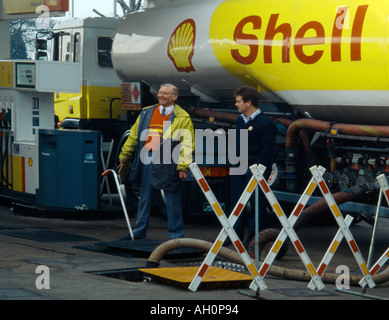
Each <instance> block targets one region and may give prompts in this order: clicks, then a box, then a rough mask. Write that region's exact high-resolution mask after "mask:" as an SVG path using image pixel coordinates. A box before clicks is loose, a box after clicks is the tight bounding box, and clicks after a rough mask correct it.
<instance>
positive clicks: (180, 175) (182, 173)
mask: <svg viewBox="0 0 389 320" xmlns="http://www.w3.org/2000/svg"><path fill="white" fill-rule="evenodd" d="M178 176H179V178H180V179H183V180H184V179H186V178H187V177H188V173H187V172H185V171H178Z"/></svg>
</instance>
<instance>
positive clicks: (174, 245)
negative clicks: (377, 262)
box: [146, 238, 389, 285]
mask: <svg viewBox="0 0 389 320" xmlns="http://www.w3.org/2000/svg"><path fill="white" fill-rule="evenodd" d="M212 246H213V243H211V242H208V241H204V240H198V239H190V238H181V239H174V240H169V241H167V242H165V243H163V244H161V245H159V246H158V247H157V248H156V249H155V250H154V251H153V252H152V253H151V255H150V257H149V259H148V261H147V264H146V267H147V268H157V267H159V264H160V261H161V260H162V258H163V257H164V255H165V254H166V253H167V252H169V251H171V250H174V249H178V248H192V249H198V250H203V251H204V252H208V251H209V250H210V249H211V248H212ZM218 256H219V257H222V258H225V259H227V260H230V261H232V262H234V263H239V264H244V262H243V260H242V258H241V256H240V255H239V253H237V252H236V251H233V250H230V249H227V248H224V247H221V248H220V251H219V252H218ZM260 263H261V262H260ZM267 273H268V274H270V275H273V276H277V277H281V278H286V279H289V280H301V281H310V280H311V276H310V274H309V273H308V272H307V271H304V270H295V269H289V268H285V267H279V266H274V265H272V266H271V267H270V268H269V270H268V272H267ZM338 277H339V274H334V273H325V274H324V275H323V276H322V277H321V278H322V280H323V282H324V283H332V284H335V281H336V279H337V278H338ZM361 279H362V277H360V276H354V275H351V276H350V284H351V285H357V284H358V283H359V281H360V280H361ZM373 279H374V282H375V283H376V284H377V285H378V284H382V283H385V282H386V281H388V280H389V267H387V268H386V269H385V270H384V271H382V272H380V273H377V274H375V275H374V276H373Z"/></svg>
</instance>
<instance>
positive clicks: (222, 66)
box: [51, 0, 389, 220]
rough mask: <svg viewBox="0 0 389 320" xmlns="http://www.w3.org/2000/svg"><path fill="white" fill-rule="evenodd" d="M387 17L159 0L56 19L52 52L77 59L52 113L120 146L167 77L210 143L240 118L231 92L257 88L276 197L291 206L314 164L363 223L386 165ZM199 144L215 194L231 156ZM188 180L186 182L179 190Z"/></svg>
mask: <svg viewBox="0 0 389 320" xmlns="http://www.w3.org/2000/svg"><path fill="white" fill-rule="evenodd" d="M149 4H151V2H149ZM388 16H389V4H388V3H387V2H386V1H384V0H376V1H368V0H364V1H362V0H356V1H336V0H326V1H319V0H271V1H268V0H244V1H242V0H204V1H199V0H196V1H190V0H180V1H163V0H160V1H159V0H157V1H154V2H152V5H150V6H146V5H144V6H143V7H142V8H141V9H140V10H137V11H135V12H131V13H128V14H126V15H125V16H124V17H123V18H120V19H114V18H103V17H101V18H87V19H83V20H74V21H69V22H66V23H60V24H58V25H57V26H56V27H55V29H54V33H53V36H52V41H53V47H52V54H51V59H52V60H57V61H68V62H78V63H80V65H81V75H82V87H81V92H80V93H77V94H74V93H71V94H68V93H56V94H55V113H56V115H57V116H58V117H59V121H60V123H61V126H62V127H64V128H78V129H93V130H99V131H101V132H102V136H103V140H104V141H111V139H114V140H115V150H119V149H120V146H121V143H123V140H124V138H125V135H124V136H123V133H124V132H125V131H126V129H128V128H130V127H131V124H132V123H133V122H134V121H135V119H136V117H137V115H138V114H139V111H140V110H141V108H142V107H144V106H146V105H149V104H151V103H154V102H155V101H156V99H155V97H156V92H157V90H158V87H159V85H160V84H161V83H166V82H171V83H173V84H175V85H176V86H177V87H179V89H180V98H179V101H178V103H179V104H180V105H181V106H183V107H184V108H186V109H187V110H188V111H189V112H190V113H191V116H192V119H193V122H194V125H195V128H196V129H200V130H204V129H212V132H213V137H214V138H215V139H216V137H217V135H218V134H222V135H224V134H226V135H228V129H230V128H233V127H234V119H235V118H236V117H237V116H238V115H237V113H236V110H235V107H234V98H233V91H234V90H235V89H236V88H238V87H240V86H242V85H250V86H253V87H256V88H258V90H259V91H260V92H261V99H262V101H261V103H260V107H261V110H262V111H263V112H265V113H267V114H268V115H269V116H270V117H272V119H273V120H274V122H275V123H276V125H277V128H278V135H277V143H278V149H279V155H278V161H277V164H276V166H274V167H273V173H272V176H271V183H272V189H274V193H275V195H276V197H277V199H278V200H280V201H285V202H290V203H296V202H297V200H298V198H299V196H300V195H301V193H302V191H303V190H304V188H305V187H306V185H307V181H308V180H309V179H310V178H311V176H310V171H309V168H310V167H311V166H313V165H321V166H323V167H324V168H325V169H326V171H325V173H324V179H325V182H326V183H327V185H328V186H329V188H330V189H331V192H332V193H333V194H334V195H339V197H340V198H339V199H340V200H339V202H340V203H341V208H343V210H344V211H345V212H350V213H351V214H352V215H354V216H362V217H364V218H366V219H367V220H369V219H370V216H371V215H372V214H373V213H374V212H375V208H376V204H377V198H378V193H379V185H378V184H377V180H376V177H377V176H378V175H380V174H386V173H387V172H388V171H389V149H388V147H389V144H388V143H389V126H388V120H389V76H388V68H387V64H388V59H389V45H388V35H389V33H388V32H389V31H388V28H387V23H386V22H387V18H388ZM203 138H204V137H203ZM215 148H216V149H217V148H218V145H217V144H216V143H215ZM202 151H203V150H198V149H196V152H195V157H196V158H195V159H196V162H201V163H202V166H201V168H202V171H203V173H204V175H205V177H206V178H207V180H209V182H210V184H212V188H215V190H216V193H218V195H217V197H218V196H220V197H222V195H225V194H228V193H227V190H228V187H226V185H227V184H226V183H225V182H226V181H228V163H218V162H217V161H215V162H214V163H212V165H209V163H207V162H206V161H202V160H203V159H200V157H202V156H203V153H202ZM217 156H220V153H218V151H217V150H216V151H215V157H216V158H217ZM114 160H115V159H114ZM111 165H112V166H113V164H111ZM189 180H190V179H189ZM191 183H193V184H192V186H191ZM196 187H197V186H196V185H195V183H194V181H188V183H187V188H188V189H187V190H188V193H191V195H192V196H191V197H188V198H194V197H193V194H194V192H193V190H195V189H196ZM191 188H192V189H191ZM190 190H192V191H190ZM196 192H197V191H196ZM344 194H346V195H347V196H345V197H343V195H344ZM227 198H228V197H224V199H223V197H222V199H221V202H225V205H226V208H225V209H226V212H229V209H228V199H227ZM336 199H338V198H336ZM343 199H345V200H343ZM311 200H312V201H315V196H313V197H312V199H311ZM191 201H192V202H193V201H196V202H197V203H199V202H201V203H202V208H201V210H200V211H206V210H207V206H206V204H205V202H206V201H205V200H204V201H203V200H200V201H197V200H193V199H192V200H191ZM194 207H196V208H198V206H194V205H193V206H192V208H194ZM196 210H197V209H196ZM208 210H209V208H208ZM192 211H194V209H192ZM381 215H383V216H387V215H388V211H387V210H386V204H383V208H382V211H381Z"/></svg>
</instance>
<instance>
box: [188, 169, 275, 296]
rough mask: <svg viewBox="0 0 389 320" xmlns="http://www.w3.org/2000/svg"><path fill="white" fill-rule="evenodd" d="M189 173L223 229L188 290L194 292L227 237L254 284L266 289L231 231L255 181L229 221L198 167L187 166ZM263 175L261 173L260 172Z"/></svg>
mask: <svg viewBox="0 0 389 320" xmlns="http://www.w3.org/2000/svg"><path fill="white" fill-rule="evenodd" d="M189 169H190V171H191V172H192V174H193V176H194V178H195V179H196V181H197V183H198V185H199V186H200V188H201V190H202V191H203V193H204V195H205V197H206V198H207V200H208V202H209V204H210V205H211V207H212V209H213V211H214V212H215V214H216V217H217V218H218V219H219V222H220V223H221V225H222V227H223V229H222V231H221V232H220V234H219V236H218V237H217V239H216V241H215V242H214V244H213V246H212V248H211V250H210V251H209V252H208V254H207V256H206V258H205V259H204V261H203V263H202V265H201V266H200V268H199V270H198V272H197V274H196V276H195V277H194V279H193V280H192V283H191V284H190V285H189V289H190V290H192V291H196V290H197V288H198V286H199V285H200V283H201V281H202V280H203V278H204V276H205V274H206V272H207V271H208V268H209V267H210V266H211V264H212V262H213V261H214V259H215V258H216V256H217V253H218V252H219V250H220V248H221V246H222V245H223V243H224V241H225V240H226V238H227V236H228V237H229V238H230V240H231V242H232V243H233V245H234V247H235V249H236V250H237V251H238V253H239V254H240V256H241V258H242V260H243V262H244V264H245V265H246V267H247V269H248V270H249V272H250V274H251V276H252V277H253V279H254V280H253V281H254V283H255V284H256V285H257V286H258V287H259V288H260V289H261V290H265V289H266V288H267V285H266V284H265V282H264V281H263V279H262V277H261V276H260V275H259V274H258V271H257V269H256V268H255V266H254V264H253V262H252V260H251V258H250V256H249V255H248V253H247V251H246V249H245V248H244V246H243V244H242V242H241V241H240V239H239V237H238V236H237V235H236V233H235V230H234V229H233V225H234V223H235V222H236V220H237V219H238V217H239V215H240V213H241V212H242V210H243V209H244V207H245V205H246V204H247V201H248V200H249V198H250V195H251V193H252V192H253V191H254V189H255V187H256V181H255V180H254V178H252V179H251V180H250V182H249V183H248V185H247V187H246V189H245V191H244V192H243V194H242V196H241V197H240V199H239V201H238V203H237V204H236V206H235V208H234V210H233V211H232V214H231V216H230V217H229V219H227V217H226V215H225V213H224V211H223V209H222V208H221V206H220V204H219V203H218V201H217V200H216V197H215V195H214V194H213V192H212V190H211V188H210V187H209V185H208V183H207V181H206V180H205V178H204V176H203V174H202V173H201V171H200V169H199V167H198V165H197V164H196V163H192V164H191V165H190V166H189ZM262 173H263V172H262Z"/></svg>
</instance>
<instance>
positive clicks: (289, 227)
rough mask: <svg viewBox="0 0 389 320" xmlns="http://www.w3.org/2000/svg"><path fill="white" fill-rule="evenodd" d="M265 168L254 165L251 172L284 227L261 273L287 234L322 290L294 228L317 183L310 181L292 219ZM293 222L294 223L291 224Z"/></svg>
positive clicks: (252, 286)
mask: <svg viewBox="0 0 389 320" xmlns="http://www.w3.org/2000/svg"><path fill="white" fill-rule="evenodd" d="M264 169H266V168H265V167H264V166H263V165H259V166H256V165H253V166H251V167H250V170H251V172H252V173H253V175H254V177H255V178H256V180H257V182H258V184H259V186H260V187H261V189H262V192H263V193H264V194H265V196H266V198H267V200H268V202H269V203H270V205H271V207H272V209H273V211H274V212H275V213H276V216H277V218H278V220H279V221H280V223H281V225H282V227H283V229H282V231H281V233H280V235H279V236H278V238H277V240H276V241H275V242H274V245H273V247H272V248H271V250H270V251H269V253H268V255H267V257H266V258H265V262H264V263H263V264H262V266H261V268H260V271H259V274H260V275H261V276H264V275H265V274H266V271H267V270H268V269H269V267H270V266H271V264H272V262H273V261H274V259H275V257H276V255H277V253H278V250H279V249H280V248H281V246H282V244H283V241H285V239H286V236H288V237H289V239H290V240H291V242H292V244H293V246H294V248H295V249H296V251H297V254H298V255H299V257H300V259H301V261H302V262H303V264H304V266H305V268H306V269H307V271H308V273H309V274H310V276H311V279H312V281H313V283H314V286H315V288H317V289H318V290H321V289H323V288H324V284H323V282H322V280H321V278H320V277H319V276H318V274H317V273H316V269H315V267H314V266H313V263H312V261H311V259H310V258H309V256H308V254H307V252H306V251H305V249H304V247H303V245H302V243H301V241H300V239H299V238H298V236H297V234H296V232H295V231H294V229H293V224H294V223H295V222H296V220H297V218H298V215H299V214H300V213H301V211H302V209H303V208H304V206H305V204H306V202H307V201H308V199H309V196H310V195H311V194H312V192H313V190H314V189H315V187H316V186H315V184H314V183H313V181H311V182H310V184H309V185H308V187H307V189H306V190H305V192H304V193H303V196H302V197H301V198H300V200H299V202H298V203H297V206H296V209H295V210H294V212H293V213H292V214H291V216H290V220H288V218H287V217H286V215H285V213H284V211H283V210H282V208H281V206H280V204H279V203H278V201H277V199H276V197H275V196H274V194H273V192H272V191H271V189H270V188H269V186H268V184H267V181H266V180H265V178H264V177H263V175H262V173H261V171H262V172H264ZM291 222H292V224H291ZM250 288H251V289H253V290H257V287H256V286H255V284H254V283H252V284H251V286H250Z"/></svg>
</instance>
